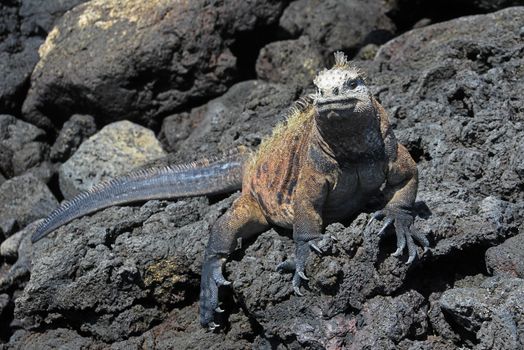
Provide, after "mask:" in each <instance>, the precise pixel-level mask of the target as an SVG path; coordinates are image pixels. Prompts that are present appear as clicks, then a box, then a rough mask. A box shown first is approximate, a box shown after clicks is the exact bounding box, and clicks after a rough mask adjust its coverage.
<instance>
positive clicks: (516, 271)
mask: <svg viewBox="0 0 524 350" xmlns="http://www.w3.org/2000/svg"><path fill="white" fill-rule="evenodd" d="M486 267H487V269H488V271H489V272H490V273H491V274H493V275H495V276H506V277H519V278H524V234H523V233H520V234H518V235H516V236H514V237H511V238H509V239H508V240H506V241H505V242H504V243H502V244H501V245H498V246H496V247H491V248H489V249H488V250H487V251H486Z"/></svg>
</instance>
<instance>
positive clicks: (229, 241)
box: [200, 194, 269, 329]
mask: <svg viewBox="0 0 524 350" xmlns="http://www.w3.org/2000/svg"><path fill="white" fill-rule="evenodd" d="M268 227H269V223H268V222H267V220H266V218H265V217H264V215H263V213H262V210H261V209H260V206H259V205H258V203H257V202H256V201H255V200H254V199H253V197H251V195H246V194H243V195H242V196H240V197H239V198H237V199H236V200H235V202H234V203H233V205H232V206H231V208H230V209H229V210H228V211H227V212H226V213H225V214H224V215H222V216H221V217H220V218H219V219H218V220H217V221H216V223H215V224H214V225H213V228H212V229H211V236H210V237H209V241H208V243H207V247H206V251H205V256H204V262H203V265H202V277H201V281H200V323H201V324H202V325H203V326H207V325H209V327H210V328H211V329H213V328H215V327H216V325H215V324H214V322H213V318H214V314H215V312H220V309H218V287H219V286H221V285H228V284H230V283H231V282H229V281H227V280H226V279H225V278H224V276H223V275H222V265H223V263H224V262H225V261H226V259H227V257H228V255H229V254H230V253H231V252H232V251H234V250H235V248H236V246H237V242H238V239H239V238H248V237H252V236H254V235H256V234H259V233H261V232H263V231H264V230H266V229H267V228H268Z"/></svg>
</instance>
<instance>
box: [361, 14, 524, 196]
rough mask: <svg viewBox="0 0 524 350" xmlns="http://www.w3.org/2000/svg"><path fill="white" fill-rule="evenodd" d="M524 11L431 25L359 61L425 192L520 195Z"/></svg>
mask: <svg viewBox="0 0 524 350" xmlns="http://www.w3.org/2000/svg"><path fill="white" fill-rule="evenodd" d="M523 16H524V8H522V7H515V8H509V9H507V10H503V11H499V12H496V13H493V14H489V15H482V16H470V17H463V18H459V19H456V20H453V21H448V22H443V23H438V24H435V25H431V26H427V27H424V28H420V29H418V30H413V31H410V32H407V33H405V34H404V35H401V36H399V37H397V38H395V39H393V40H392V41H390V42H388V43H387V44H386V45H384V46H382V47H381V49H380V50H379V52H378V54H377V58H376V60H375V61H373V62H369V61H365V62H362V65H363V66H364V67H366V68H365V70H366V71H367V72H368V77H369V81H370V83H371V84H372V85H374V86H375V91H378V97H379V98H380V100H381V101H382V102H383V104H384V105H385V107H386V108H387V109H388V110H389V111H390V112H391V116H392V122H393V124H394V125H395V126H396V128H397V129H398V130H400V132H398V133H397V135H398V138H399V139H400V141H401V142H403V143H405V144H406V145H407V146H408V148H409V150H410V152H411V153H412V154H413V155H414V156H415V158H416V159H417V161H418V165H419V172H420V178H421V179H423V180H422V182H423V186H422V190H430V189H431V190H436V191H439V192H445V191H447V190H448V189H449V191H452V192H454V193H456V195H454V196H453V197H458V194H459V193H461V191H462V189H467V191H469V193H470V194H468V196H469V198H467V199H468V200H469V201H473V200H474V198H478V199H482V198H483V197H487V196H489V195H491V196H496V197H498V198H501V199H504V200H508V201H511V202H514V203H519V202H521V201H522V198H523V192H522V191H515V189H516V188H521V187H522V183H523V182H522V181H524V178H523V177H522V176H521V174H520V172H521V171H520V168H521V165H518V164H520V163H521V160H522V154H521V152H520V150H521V149H522V147H523V146H522V143H523V141H522V135H523V133H524V126H523V116H522V108H521V107H522V103H521V101H520V99H519V97H518V96H517V91H519V90H520V89H521V88H522V87H523V84H524V83H523V81H524V79H521V78H522V77H523V74H524V73H523V72H522V71H521V70H520V68H519V67H521V66H522V64H523V62H524V61H523V58H522V56H521V55H519V54H517V52H519V50H520V48H521V47H522V39H521V38H520V36H519V29H520V27H521V23H522V17H523ZM479 33H481V34H479ZM421 38H424V40H422V39H421Z"/></svg>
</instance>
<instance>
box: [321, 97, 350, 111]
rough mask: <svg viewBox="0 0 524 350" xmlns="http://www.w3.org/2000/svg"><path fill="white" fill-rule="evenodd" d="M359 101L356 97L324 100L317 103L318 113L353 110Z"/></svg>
mask: <svg viewBox="0 0 524 350" xmlns="http://www.w3.org/2000/svg"><path fill="white" fill-rule="evenodd" d="M358 101H359V99H358V98H355V97H334V98H333V97H332V98H322V99H317V100H316V101H315V106H316V108H317V111H318V113H320V114H322V113H324V112H333V111H341V112H342V111H347V110H353V109H354V108H355V106H356V104H357V102H358Z"/></svg>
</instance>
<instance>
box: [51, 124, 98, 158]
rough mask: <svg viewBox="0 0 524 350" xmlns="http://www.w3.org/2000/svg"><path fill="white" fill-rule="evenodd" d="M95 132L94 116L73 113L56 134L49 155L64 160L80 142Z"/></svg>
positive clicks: (73, 151)
mask: <svg viewBox="0 0 524 350" xmlns="http://www.w3.org/2000/svg"><path fill="white" fill-rule="evenodd" d="M95 132H96V123H95V118H93V117H92V116H90V115H81V114H75V115H73V116H71V118H70V119H69V120H68V121H67V122H65V123H64V125H63V127H62V130H60V133H59V134H58V137H57V138H56V141H55V143H54V144H53V147H52V148H51V153H50V157H51V159H52V160H54V161H66V160H67V159H68V158H69V157H70V156H71V155H72V154H73V153H75V151H76V150H77V149H78V147H79V146H80V144H81V143H82V142H83V141H84V140H85V139H87V138H88V137H90V136H92V135H93V134H94V133H95Z"/></svg>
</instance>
